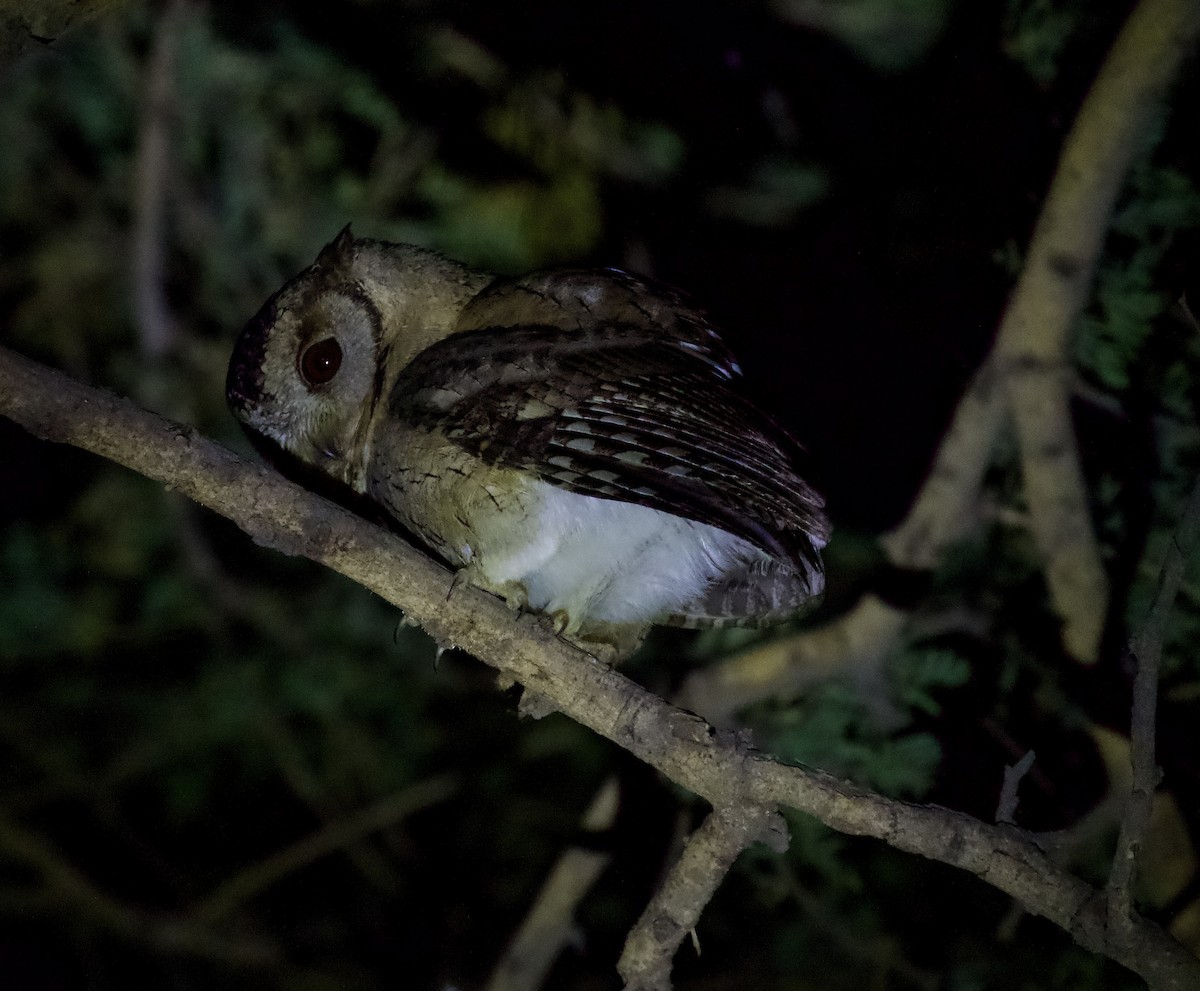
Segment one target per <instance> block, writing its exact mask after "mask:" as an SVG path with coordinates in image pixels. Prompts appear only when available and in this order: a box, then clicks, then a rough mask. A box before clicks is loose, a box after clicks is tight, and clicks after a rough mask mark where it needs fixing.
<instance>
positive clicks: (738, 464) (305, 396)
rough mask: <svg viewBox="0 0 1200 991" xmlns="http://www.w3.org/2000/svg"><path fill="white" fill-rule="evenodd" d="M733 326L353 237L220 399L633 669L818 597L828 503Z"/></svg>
mask: <svg viewBox="0 0 1200 991" xmlns="http://www.w3.org/2000/svg"><path fill="white" fill-rule="evenodd" d="M739 374H740V372H739V368H738V365H737V363H736V361H735V360H734V358H733V356H732V355H731V354H730V352H729V351H728V349H727V348H726V346H725V344H724V343H723V342H722V340H721V338H720V336H719V335H718V333H717V331H716V330H715V329H714V328H713V327H712V326H711V324H710V323H709V322H708V321H707V320H706V318H705V317H704V316H703V314H702V313H700V312H699V311H698V310H696V309H694V308H693V307H692V306H691V305H689V303H688V302H687V301H686V300H685V299H684V298H683V297H682V296H681V295H680V294H679V293H677V292H675V291H674V290H672V289H669V288H667V287H665V286H662V285H658V284H655V283H653V282H650V281H648V280H646V279H642V278H638V277H637V276H634V275H630V274H628V273H626V272H623V271H619V270H617V269H603V270H594V269H581V268H562V269H552V270H548V271H544V272H538V273H535V274H532V275H527V276H524V277H522V278H515V279H512V278H497V277H496V276H493V275H490V274H487V273H484V272H478V271H474V270H472V269H469V268H467V267H464V266H463V265H460V264H458V263H456V262H453V261H450V260H448V259H446V258H443V257H442V256H440V255H438V254H435V253H433V252H430V251H427V250H423V249H421V248H416V247H412V246H409V245H403V244H389V243H385V242H381V241H374V240H366V239H356V238H354V236H353V235H352V234H351V232H350V228H349V227H347V228H346V229H345V230H343V231H342V232H341V234H339V235H338V237H337V238H336V239H335V240H334V241H333V242H332V243H330V244H329V245H327V246H326V247H325V248H324V249H322V251H321V252H320V254H319V255H318V257H317V259H316V261H315V262H314V263H313V265H311V266H310V267H309V268H308V269H306V270H305V271H304V272H302V273H301V274H300V275H298V276H297V277H296V278H294V279H293V280H292V281H291V282H289V283H287V284H286V285H285V286H284V287H283V288H282V289H280V290H279V291H278V292H276V293H275V295H273V296H272V297H271V298H270V299H269V300H268V301H267V302H266V304H265V305H264V306H263V307H262V309H261V310H260V311H259V313H258V314H257V315H256V316H255V317H254V318H253V319H252V320H251V321H250V322H249V323H248V324H247V325H246V327H245V329H244V330H243V331H242V332H241V335H240V336H239V337H238V340H237V344H236V346H235V348H234V351H233V356H232V359H231V361H230V364H229V373H228V378H227V382H226V396H227V399H228V402H229V406H230V408H231V409H232V411H233V413H234V415H235V416H236V417H237V418H238V419H239V420H240V421H241V423H242V424H243V426H244V427H246V428H247V430H248V431H249V432H250V433H251V434H252V436H256V437H257V438H258V439H260V440H265V441H266V442H267V443H268V445H269V446H272V447H275V448H277V449H278V450H281V451H282V452H285V457H287V458H289V459H291V460H294V461H298V462H300V463H303V464H304V465H305V466H307V467H308V468H309V469H315V470H316V471H318V472H320V473H321V474H322V477H324V476H328V478H330V479H332V480H333V481H334V483H335V484H337V485H338V486H339V487H344V488H345V489H348V490H352V491H353V492H355V493H357V494H358V495H359V496H364V497H366V499H368V500H370V502H371V503H373V504H375V505H376V506H378V507H380V508H381V509H382V510H383V511H384V512H386V514H387V515H388V516H390V517H391V518H392V519H394V520H395V521H396V522H398V523H399V524H401V525H402V526H403V527H404V528H405V529H407V530H408V531H409V532H410V533H411V534H413V535H414V536H415V537H416V538H418V539H419V540H420V541H421V542H423V543H424V544H425V545H426V546H427V547H428V548H429V549H430V550H432V551H433V552H435V553H436V554H437V555H439V556H440V557H441V558H442V559H443V560H445V561H446V562H447V563H448V564H449V565H451V566H452V567H453V568H456V569H459V570H460V573H461V575H462V576H463V577H464V578H465V579H467V580H469V581H470V582H471V583H472V584H474V585H476V586H478V587H480V588H483V589H486V590H487V591H489V592H492V593H494V594H496V595H499V596H502V597H503V598H504V599H505V600H507V602H508V603H509V604H510V605H512V606H513V607H516V608H522V609H531V610H536V611H540V612H544V613H547V614H549V615H550V616H551V617H552V618H553V622H554V625H555V628H556V629H557V630H558V632H559V633H560V634H561V635H562V636H564V637H565V638H567V639H569V640H571V641H572V642H574V643H576V644H579V645H580V646H583V647H585V648H586V649H592V648H603V649H604V650H605V651H606V652H607V653H608V655H609V656H618V657H619V656H623V655H624V654H627V653H629V652H630V651H631V650H632V649H633V648H634V647H635V646H636V645H637V644H638V643H639V642H640V640H641V639H642V637H643V636H644V634H645V632H646V630H647V629H648V628H649V627H650V626H651V625H652V624H656V623H662V624H674V625H685V626H705V625H727V624H740V625H745V624H754V625H758V624H765V623H771V622H775V621H779V620H782V619H786V618H787V617H790V616H792V615H794V614H796V613H797V611H798V610H800V609H801V608H802V607H803V606H804V604H805V603H807V602H808V601H809V600H812V599H814V598H815V597H817V596H819V594H820V593H821V591H822V588H823V585H824V573H823V570H822V565H821V559H820V551H821V548H822V547H823V546H824V545H825V543H826V541H827V540H828V537H829V523H828V520H827V519H826V516H825V515H824V512H823V500H822V498H821V497H820V496H819V495H818V494H817V492H816V491H814V489H813V488H812V487H811V486H810V485H809V484H808V483H807V482H806V481H805V480H804V478H803V477H802V475H801V464H802V461H803V451H802V449H801V448H800V446H799V445H798V444H797V442H796V441H795V440H794V439H793V438H792V436H791V435H790V434H789V433H788V432H787V431H785V430H784V429H783V428H782V427H780V426H779V425H778V424H777V423H776V422H775V421H774V420H772V419H771V418H770V417H769V416H768V415H766V414H765V413H763V412H762V411H760V410H759V409H758V408H757V407H756V406H755V405H754V404H753V403H751V402H750V401H749V400H748V399H746V398H745V397H744V396H742V395H741V394H740V393H739V392H738V391H737V389H736V384H737V379H738V376H739Z"/></svg>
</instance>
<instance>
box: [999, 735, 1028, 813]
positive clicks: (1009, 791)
mask: <svg viewBox="0 0 1200 991" xmlns="http://www.w3.org/2000/svg"><path fill="white" fill-rule="evenodd" d="M1036 759H1037V755H1036V754H1035V753H1034V752H1033V751H1032V750H1029V751H1026V753H1025V756H1024V757H1022V758H1021V759H1020V760H1019V761H1017V762H1016V763H1015V764H1010V765H1008V766H1007V767H1005V768H1004V783H1003V784H1002V785H1001V786H1000V800H999V801H998V802H997V803H996V822H1002V823H1008V824H1012V823H1015V822H1016V821H1017V801H1018V799H1017V789H1019V788H1020V787H1021V780H1022V779H1023V778H1024V777H1025V775H1026V774H1028V773H1029V769H1030V768H1031V767H1033V762H1034V761H1035V760H1036Z"/></svg>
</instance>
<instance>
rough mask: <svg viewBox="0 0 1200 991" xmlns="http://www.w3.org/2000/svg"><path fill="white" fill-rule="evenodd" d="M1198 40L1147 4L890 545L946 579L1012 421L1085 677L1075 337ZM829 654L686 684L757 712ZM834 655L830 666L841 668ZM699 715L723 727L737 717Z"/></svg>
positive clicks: (1156, 5) (1103, 583) (696, 693)
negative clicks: (1154, 133) (731, 692)
mask: <svg viewBox="0 0 1200 991" xmlns="http://www.w3.org/2000/svg"><path fill="white" fill-rule="evenodd" d="M1198 32H1200V0H1141V2H1140V3H1139V4H1138V6H1137V7H1136V9H1135V10H1134V12H1133V14H1132V15H1131V16H1130V17H1129V19H1128V21H1127V22H1126V24H1125V26H1124V28H1123V29H1122V31H1121V33H1120V35H1119V37H1118V38H1117V41H1116V43H1115V44H1114V45H1113V47H1112V50H1111V51H1110V53H1109V56H1108V58H1107V59H1106V61H1105V63H1104V66H1103V68H1102V69H1101V71H1100V73H1099V75H1098V76H1097V77H1096V81H1095V83H1094V84H1093V86H1092V89H1091V91H1090V92H1089V93H1088V96H1087V99H1086V100H1085V101H1084V103H1083V105H1082V107H1081V108H1080V110H1079V114H1078V116H1077V118H1076V121H1075V125H1074V127H1073V128H1072V130H1071V132H1070V134H1069V135H1068V137H1067V140H1066V142H1065V144H1064V145H1063V151H1062V155H1061V158H1060V160H1059V165H1058V169H1057V172H1056V174H1055V177H1054V180H1053V182H1052V184H1051V187H1050V191H1049V193H1048V195H1047V198H1046V202H1045V204H1044V205H1043V208H1042V212H1041V215H1040V217H1039V220H1038V224H1037V227H1036V229H1035V231H1034V235H1033V239H1032V241H1031V242H1030V245H1029V252H1028V257H1027V259H1026V264H1025V267H1024V269H1023V271H1022V273H1021V276H1020V279H1019V280H1018V282H1017V285H1016V287H1015V288H1014V290H1013V294H1012V297H1011V299H1010V301H1009V305H1008V309H1007V311H1006V312H1005V314H1004V317H1003V319H1002V321H1001V323H1000V328H999V330H998V331H997V335H996V341H995V344H994V345H993V348H992V352H991V354H990V355H989V357H988V358H987V360H986V361H985V362H984V363H983V365H982V366H981V367H980V369H979V371H978V372H977V373H976V375H975V378H974V379H973V380H972V382H971V385H970V388H968V389H967V391H966V393H965V394H964V395H963V398H962V399H961V400H960V401H959V404H958V407H957V409H956V410H955V412H954V416H953V418H952V419H951V421H950V425H949V427H948V428H947V431H946V434H945V436H944V437H943V439H942V443H941V446H940V447H939V448H938V451H937V454H936V455H935V456H934V461H933V465H932V467H931V468H930V471H929V475H928V477H927V478H926V480H925V484H924V485H922V487H921V489H920V491H919V492H918V493H917V495H916V498H915V500H914V501H913V504H912V507H911V508H910V509H909V511H908V514H907V516H905V518H904V520H903V521H901V523H900V524H899V525H898V526H897V527H896V528H895V529H894V530H892V531H891V532H890V533H888V534H886V535H884V536H883V537H882V538H881V540H880V543H881V544H882V546H883V549H884V551H885V552H886V554H887V556H888V558H889V559H890V560H891V562H892V563H893V564H895V565H897V566H898V567H900V568H908V569H923V570H932V569H934V568H936V567H937V566H938V565H939V564H940V563H941V562H942V560H943V557H944V555H945V553H946V551H947V549H948V548H950V547H951V546H953V545H954V544H955V543H957V542H958V541H960V540H962V539H963V538H965V537H967V536H968V535H969V534H971V533H972V532H974V531H975V530H977V529H978V526H979V521H980V518H981V513H980V506H981V503H982V495H983V479H984V474H985V472H986V471H987V469H988V466H989V465H990V464H991V460H992V453H993V451H994V449H995V445H996V441H997V438H998V437H999V435H1000V431H1001V429H1002V428H1003V427H1004V425H1005V423H1006V422H1007V417H1008V416H1011V417H1012V419H1013V422H1014V424H1015V426H1016V432H1017V438H1018V446H1019V456H1020V460H1021V469H1022V473H1023V477H1024V483H1025V494H1026V499H1027V500H1028V503H1029V508H1030V521H1031V525H1032V529H1033V533H1034V537H1035V540H1036V541H1037V546H1038V550H1039V552H1040V553H1041V555H1042V558H1043V562H1044V568H1045V573H1046V581H1047V585H1048V586H1049V589H1050V594H1051V598H1052V601H1053V604H1054V608H1055V610H1056V611H1057V612H1058V614H1059V615H1060V616H1061V617H1062V619H1063V643H1064V646H1065V647H1066V649H1067V650H1068V652H1069V653H1070V654H1071V655H1072V656H1074V657H1076V658H1078V659H1079V660H1082V661H1085V662H1086V661H1094V660H1095V659H1096V652H1097V650H1098V649H1099V644H1100V635H1101V633H1102V632H1103V627H1104V621H1105V617H1106V612H1107V604H1108V582H1107V578H1106V576H1105V573H1104V569H1103V567H1102V566H1101V562H1100V554H1099V549H1098V547H1097V545H1096V539H1095V535H1094V533H1093V531H1092V525H1091V513H1090V511H1089V509H1088V501H1087V496H1086V493H1085V491H1084V487H1083V476H1082V473H1081V471H1080V468H1079V454H1078V450H1077V446H1076V443H1075V435H1074V429H1073V426H1072V423H1071V417H1070V404H1069V391H1068V386H1069V383H1068V370H1069V368H1070V357H1071V334H1072V331H1073V329H1074V326H1075V322H1076V320H1077V319H1078V317H1079V314H1080V313H1081V312H1082V311H1083V308H1084V306H1085V305H1086V303H1087V297H1088V292H1089V290H1090V287H1091V283H1092V277H1093V274H1094V271H1095V267H1096V262H1097V259H1098V258H1099V257H1100V253H1101V251H1102V249H1103V247H1104V241H1105V238H1106V236H1107V234H1108V225H1109V220H1110V218H1111V216H1112V211H1113V206H1114V204H1115V202H1116V199H1117V196H1118V195H1119V193H1120V191H1121V189H1122V187H1123V185H1124V182H1125V177H1126V175H1127V173H1128V171H1129V166H1130V164H1131V162H1132V161H1133V159H1134V157H1135V156H1136V154H1137V153H1138V152H1139V151H1140V150H1141V149H1142V146H1143V143H1144V140H1145V136H1146V132H1147V130H1148V128H1149V126H1150V124H1151V123H1152V122H1153V120H1154V119H1155V118H1156V116H1158V115H1160V114H1161V113H1163V109H1162V104H1163V102H1164V98H1165V96H1166V92H1167V89H1168V87H1169V86H1170V84H1171V82H1172V80H1173V79H1174V78H1175V76H1176V74H1177V73H1178V71H1179V68H1180V66H1181V64H1182V63H1183V61H1184V59H1185V58H1186V57H1187V55H1188V53H1189V52H1190V51H1191V49H1192V47H1193V45H1194V44H1195V41H1196V36H1197V33H1198ZM875 618H877V617H876V611H875V610H874V609H864V610H856V611H854V612H852V613H850V614H849V615H848V616H846V617H844V621H841V620H839V621H835V623H836V625H837V627H838V628H837V630H836V635H837V636H838V637H840V640H841V647H842V649H843V650H844V651H847V652H849V651H857V652H859V655H858V656H862V651H863V647H864V645H865V641H866V639H867V634H871V635H873V637H874V640H873V642H872V643H871V644H870V646H869V651H868V653H867V655H866V656H868V657H871V656H874V657H882V656H884V655H886V654H887V653H888V652H889V651H890V650H891V649H892V648H893V647H894V646H895V645H896V644H897V643H898V642H899V639H900V636H901V633H902V631H903V629H904V624H903V623H900V622H898V623H896V624H893V625H892V626H891V627H888V626H886V625H882V624H876V625H875V626H874V628H873V629H870V630H864V633H863V635H858V634H856V633H854V631H852V630H848V629H846V628H845V627H846V625H847V623H852V622H863V623H869V622H870V621H872V620H873V619H875ZM829 646H830V644H829V642H828V637H827V635H826V634H825V632H824V631H823V630H805V631H804V632H802V633H799V634H796V636H795V637H793V638H791V639H790V640H789V641H777V642H775V643H773V644H771V645H769V647H768V648H764V649H762V650H761V651H760V650H758V649H755V650H754V651H752V652H748V653H747V654H745V655H740V656H737V657H734V658H732V659H731V660H729V661H727V662H726V663H725V664H724V665H713V666H712V667H711V668H710V669H708V671H707V672H703V673H698V674H697V675H696V676H695V678H693V679H692V681H691V682H690V683H689V685H688V688H687V691H688V693H689V697H691V698H698V699H699V698H702V699H712V700H714V701H718V702H719V700H720V699H721V698H722V688H723V687H724V686H723V684H722V683H724V682H732V683H734V684H735V685H736V688H737V689H738V699H737V702H738V704H739V705H741V706H743V707H744V706H745V705H749V704H750V703H752V702H755V701H759V700H762V699H766V698H773V697H776V696H782V697H787V696H788V693H789V692H790V691H792V690H793V688H794V686H795V684H796V683H797V681H800V682H803V681H804V679H805V675H804V672H803V670H802V668H803V666H804V665H805V664H807V663H808V660H809V658H810V657H811V656H812V655H813V654H814V653H818V652H824V650H825V649H826V648H827V647H829ZM824 656H825V657H826V664H827V665H829V666H834V667H839V666H841V665H840V664H839V663H837V662H836V661H835V660H833V659H832V658H831V657H830V655H828V654H825V655H824ZM858 656H856V655H853V654H852V655H850V657H851V658H852V659H855V660H856V659H858ZM781 659H784V660H786V664H783V665H781V664H780V660H781ZM727 668H729V669H731V670H730V672H729V673H726V669H727ZM795 668H800V669H801V670H794V669H795ZM700 711H703V712H705V713H706V714H709V713H710V711H711V712H712V713H714V715H713V718H717V716H719V715H721V714H723V712H730V711H732V706H731V705H730V704H724V705H723V709H717V708H715V707H714V708H713V709H712V710H710V709H701V710H700Z"/></svg>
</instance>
